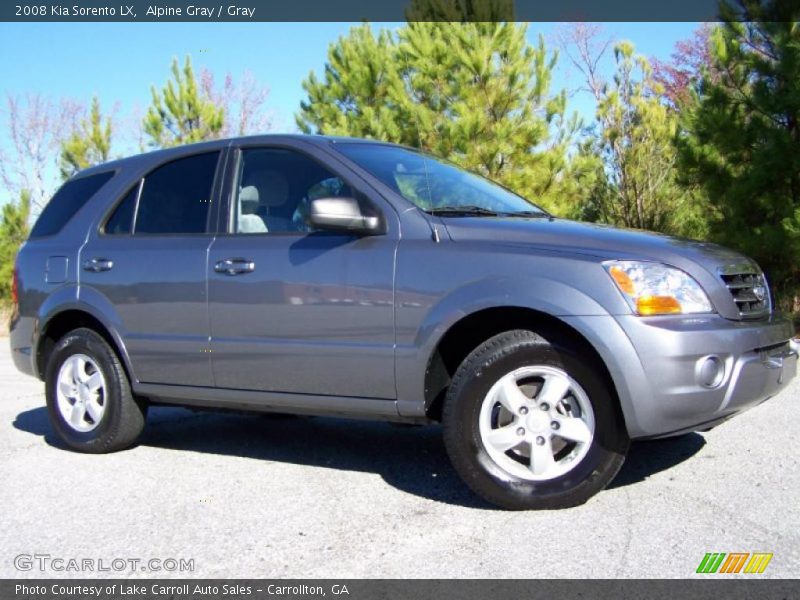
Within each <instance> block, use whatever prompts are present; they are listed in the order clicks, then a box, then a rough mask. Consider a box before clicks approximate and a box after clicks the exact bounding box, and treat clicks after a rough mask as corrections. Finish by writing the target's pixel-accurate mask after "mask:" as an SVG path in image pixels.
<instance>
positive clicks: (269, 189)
mask: <svg viewBox="0 0 800 600" xmlns="http://www.w3.org/2000/svg"><path fill="white" fill-rule="evenodd" d="M247 186H248V187H250V186H254V187H255V188H257V191H258V200H259V202H260V204H261V205H262V206H269V207H272V206H281V205H283V204H285V203H286V201H287V200H288V199H289V182H288V181H287V180H286V177H284V176H283V174H282V173H279V172H278V171H256V172H255V173H251V174H249V175H248V177H247ZM245 189H246V188H245ZM242 191H244V190H242Z"/></svg>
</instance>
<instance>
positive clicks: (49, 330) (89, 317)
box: [35, 303, 135, 383]
mask: <svg viewBox="0 0 800 600" xmlns="http://www.w3.org/2000/svg"><path fill="white" fill-rule="evenodd" d="M40 323H41V327H40V332H39V335H38V343H37V344H36V349H35V365H36V372H37V375H38V376H39V378H40V379H44V375H45V369H46V368H47V362H48V360H49V358H50V354H51V352H52V351H53V348H55V346H56V344H57V343H58V340H60V339H61V338H62V337H63V336H64V335H65V334H67V333H69V332H70V331H72V330H74V329H78V328H82V327H85V328H87V329H91V330H92V331H94V332H95V333H97V334H98V335H99V336H101V337H102V338H103V339H104V340H105V341H106V342H107V343H108V345H109V346H111V349H112V350H113V351H114V352H115V353H116V355H117V357H118V358H119V359H120V361H121V362H122V366H123V367H124V369H125V373H126V375H127V376H128V379H129V380H130V381H131V383H133V382H134V381H135V379H134V377H133V370H132V368H131V365H130V363H129V361H128V355H127V352H125V345H124V342H123V341H122V338H121V337H120V335H119V333H118V332H117V330H116V328H114V327H113V326H111V325H110V324H109V323H108V322H107V321H106V320H105V319H104V318H103V317H102V316H101V315H100V314H99V313H98V311H97V310H95V309H94V307H92V306H90V305H87V304H82V303H75V304H70V305H66V306H62V307H60V309H59V310H57V311H54V312H52V313H51V314H48V315H47V317H46V318H45V319H42V320H40Z"/></svg>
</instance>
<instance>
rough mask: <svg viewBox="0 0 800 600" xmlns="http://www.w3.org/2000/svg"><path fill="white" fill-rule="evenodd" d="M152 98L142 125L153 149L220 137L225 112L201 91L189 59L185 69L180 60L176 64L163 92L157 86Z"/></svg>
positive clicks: (174, 62)
mask: <svg viewBox="0 0 800 600" xmlns="http://www.w3.org/2000/svg"><path fill="white" fill-rule="evenodd" d="M152 95H153V102H152V104H151V106H150V108H149V109H148V111H147V115H145V118H144V122H143V124H142V126H143V129H144V133H145V134H146V135H147V136H148V137H149V138H150V140H149V144H150V146H152V147H156V148H168V147H170V146H178V145H180V144H189V143H192V142H200V141H203V140H209V139H214V138H217V137H219V135H220V132H221V131H222V128H223V125H224V121H225V111H224V109H223V108H221V107H218V106H217V105H216V104H214V102H213V101H212V100H211V99H210V98H208V97H207V95H206V94H204V93H203V92H202V91H201V88H200V85H199V84H198V81H197V79H196V78H195V75H194V70H193V69H192V63H191V60H190V59H189V57H188V56H187V57H186V62H185V63H184V66H183V69H181V68H180V66H179V64H178V60H177V59H174V60H173V61H172V79H171V80H170V81H168V82H167V84H166V85H165V86H164V88H163V89H162V90H161V92H160V93H159V91H158V90H157V89H156V88H155V87H153V88H152Z"/></svg>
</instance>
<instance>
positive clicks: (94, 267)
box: [83, 258, 114, 273]
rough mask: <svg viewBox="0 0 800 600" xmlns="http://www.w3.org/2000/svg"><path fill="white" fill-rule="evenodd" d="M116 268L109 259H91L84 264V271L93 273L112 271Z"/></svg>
mask: <svg viewBox="0 0 800 600" xmlns="http://www.w3.org/2000/svg"><path fill="white" fill-rule="evenodd" d="M113 267H114V261H113V260H109V259H107V258H90V259H88V260H86V261H84V262H83V270H84V271H90V272H91V273H100V272H101V271H110V270H111V269H112V268H113Z"/></svg>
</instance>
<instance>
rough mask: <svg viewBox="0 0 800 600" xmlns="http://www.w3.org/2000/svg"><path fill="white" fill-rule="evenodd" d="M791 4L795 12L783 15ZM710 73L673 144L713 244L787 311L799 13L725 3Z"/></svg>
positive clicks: (799, 245)
mask: <svg viewBox="0 0 800 600" xmlns="http://www.w3.org/2000/svg"><path fill="white" fill-rule="evenodd" d="M792 6H793V7H794V8H792V9H791V10H793V11H794V12H793V13H787V12H785V11H786V10H787V9H789V8H790V7H792ZM723 17H724V18H725V21H724V23H723V24H722V25H721V26H719V27H717V28H715V30H714V31H713V33H712V35H711V68H710V69H709V70H708V72H712V73H713V74H714V76H713V77H711V76H709V74H708V72H707V74H706V76H705V77H704V79H703V82H702V85H701V86H699V93H697V94H696V95H695V102H694V106H693V107H687V110H685V111H684V117H685V129H686V134H685V135H683V136H681V138H680V139H679V145H680V149H681V157H682V159H683V166H684V167H685V169H686V172H687V174H688V175H689V176H690V177H691V179H692V180H693V181H694V182H695V183H697V184H699V185H700V186H702V189H703V191H704V194H705V198H706V200H707V202H708V203H709V204H710V206H711V209H712V210H711V213H712V215H713V217H714V218H713V220H712V223H711V233H712V236H713V238H714V239H715V240H718V241H720V242H722V243H724V244H727V245H729V246H732V247H734V248H737V249H739V250H741V251H743V252H744V253H746V254H748V255H750V256H752V257H754V258H755V259H756V260H757V261H758V262H759V263H760V264H761V266H762V267H763V268H764V269H765V271H766V272H767V276H768V277H769V279H770V282H771V284H772V286H773V289H774V290H776V292H777V295H778V298H779V299H780V301H781V304H782V306H783V307H784V308H785V309H790V310H794V311H797V310H800V296H799V294H800V23H798V20H799V19H798V17H800V10H798V8H797V5H796V4H794V5H792V4H791V3H785V4H782V3H777V2H776V3H773V2H757V1H751V0H747V1H743V2H741V3H740V4H739V5H738V7H737V9H736V10H734V9H733V8H732V7H729V6H726V7H725V10H724V11H723Z"/></svg>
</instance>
